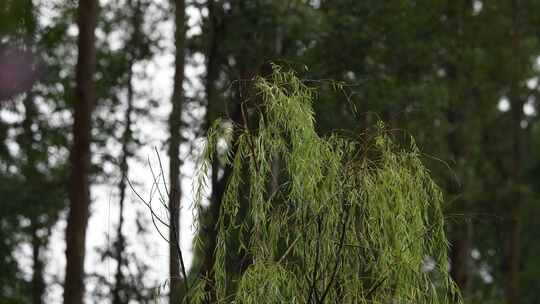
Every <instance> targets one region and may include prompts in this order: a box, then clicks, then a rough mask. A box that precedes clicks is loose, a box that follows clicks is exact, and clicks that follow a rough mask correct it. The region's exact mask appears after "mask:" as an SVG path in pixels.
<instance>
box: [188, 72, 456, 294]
mask: <svg viewBox="0 0 540 304" xmlns="http://www.w3.org/2000/svg"><path fill="white" fill-rule="evenodd" d="M275 69H276V71H275V72H274V73H273V74H272V76H271V79H269V80H267V79H263V78H258V79H256V82H255V87H256V89H257V92H258V94H259V95H260V96H258V97H261V98H262V104H260V105H259V107H258V109H259V110H258V113H257V120H258V127H257V128H256V129H255V128H248V127H247V122H246V121H245V125H244V127H243V128H242V129H241V130H240V131H239V132H240V133H239V134H238V140H237V143H236V144H237V148H236V153H235V154H234V155H229V156H228V162H229V163H230V164H231V165H232V167H233V171H232V174H231V176H230V179H229V181H228V185H227V189H226V192H225V195H224V197H223V200H222V202H221V210H220V216H219V220H218V223H217V227H218V245H217V248H216V252H215V257H216V258H215V264H214V268H213V271H214V273H215V281H214V282H215V286H214V287H215V292H216V294H217V297H218V302H222V301H224V302H228V301H233V302H235V303H311V302H315V303H389V302H392V301H395V300H397V301H399V302H400V303H447V302H449V301H450V299H453V297H455V296H457V291H456V289H455V287H454V284H453V282H452V281H451V279H450V278H449V274H448V263H447V256H446V251H447V241H446V238H445V235H444V227H443V226H444V225H443V216H442V212H441V205H442V196H441V192H440V190H439V188H438V187H437V186H436V185H435V183H434V182H433V181H432V180H431V178H430V176H429V172H428V171H427V170H426V169H425V167H424V166H423V165H422V163H421V161H420V159H419V152H418V149H417V148H416V145H415V144H414V141H412V139H411V146H410V148H409V149H400V148H399V147H397V146H396V145H394V144H393V143H392V140H391V138H390V137H389V136H388V135H387V134H386V132H385V131H384V126H383V125H382V124H381V125H380V126H379V128H378V130H379V131H378V133H377V135H376V136H375V138H374V140H370V141H360V140H359V139H349V138H343V137H339V136H337V135H331V136H329V137H320V136H319V135H318V134H317V133H316V132H315V121H314V114H313V110H312V101H313V99H314V97H315V91H314V90H313V89H312V88H309V87H307V86H306V85H304V84H303V83H302V82H301V81H300V80H299V79H298V78H296V77H295V75H294V74H293V73H291V72H282V71H280V70H279V68H276V67H275ZM244 114H245V113H244ZM245 115H247V114H245ZM221 136H222V133H221V131H219V130H215V129H214V130H211V131H210V133H209V137H208V144H207V146H206V148H205V151H204V153H203V155H204V158H203V159H202V161H201V164H200V171H199V173H200V174H199V185H203V184H204V182H205V179H206V174H207V172H208V169H209V168H210V165H211V163H212V156H213V155H214V154H215V153H214V152H215V149H217V143H218V140H219V138H221ZM276 158H277V159H280V160H282V164H283V165H282V166H281V168H280V170H279V172H276V171H273V170H272V169H271V161H272V160H273V159H276ZM274 174H278V175H279V180H280V186H279V187H278V188H277V189H273V191H272V187H270V185H269V184H270V180H271V179H272V177H273V176H272V175H274ZM203 190H204V189H203V187H202V186H201V187H199V188H198V194H197V195H196V203H197V204H198V205H199V206H201V203H202V198H203V194H202V191H203ZM242 200H247V201H248V202H249V203H248V205H249V207H248V211H247V212H246V214H245V215H242V214H240V213H241V212H240V201H242ZM233 239H234V240H233ZM233 241H234V242H239V243H240V245H239V249H240V252H242V255H243V257H244V259H247V260H248V262H247V263H245V264H246V266H244V267H242V270H241V271H240V273H239V274H234V273H232V272H230V271H229V269H228V267H226V265H227V264H228V262H227V260H228V259H229V258H230V256H231V255H232V254H233V253H231V248H229V245H230V244H231V242H233ZM199 245H200V243H199ZM428 264H433V265H434V267H433V269H429V267H428V266H429V265H428ZM203 282H204V278H200V280H199V281H198V282H196V285H195V288H193V289H192V290H191V292H192V293H193V294H192V296H191V298H192V299H202V298H204V295H203V294H202V293H203V289H202V288H200V285H201V284H203Z"/></svg>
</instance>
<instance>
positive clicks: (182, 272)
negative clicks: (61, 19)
mask: <svg viewBox="0 0 540 304" xmlns="http://www.w3.org/2000/svg"><path fill="white" fill-rule="evenodd" d="M172 4H173V6H174V12H175V13H174V16H175V21H174V23H175V33H174V45H175V64H174V82H173V86H174V88H173V93H172V98H171V104H172V109H171V113H170V116H169V132H170V137H169V151H168V156H169V205H168V208H169V279H170V282H171V284H170V294H169V302H170V303H178V302H180V301H181V294H182V292H181V291H182V287H181V286H182V281H186V280H187V277H186V269H185V264H184V261H183V257H182V254H181V252H180V200H181V197H182V189H181V184H180V182H181V180H180V168H181V167H182V163H183V161H182V160H181V158H180V145H181V144H182V107H183V104H184V90H183V83H184V65H185V37H186V29H185V23H186V17H185V1H184V0H174V1H173V3H172ZM184 283H185V284H187V282H184Z"/></svg>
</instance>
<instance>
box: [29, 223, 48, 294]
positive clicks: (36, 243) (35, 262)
mask: <svg viewBox="0 0 540 304" xmlns="http://www.w3.org/2000/svg"><path fill="white" fill-rule="evenodd" d="M31 227H32V266H33V267H32V268H33V269H32V270H33V272H32V303H33V304H41V303H43V295H44V294H45V281H44V280H43V268H44V267H43V261H42V260H41V257H40V255H41V249H42V244H41V238H40V237H39V235H38V228H37V225H36V223H35V221H32V224H31Z"/></svg>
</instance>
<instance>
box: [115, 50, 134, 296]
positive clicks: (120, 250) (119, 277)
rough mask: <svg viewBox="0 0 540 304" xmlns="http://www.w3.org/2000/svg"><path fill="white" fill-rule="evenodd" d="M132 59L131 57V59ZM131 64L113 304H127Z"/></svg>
mask: <svg viewBox="0 0 540 304" xmlns="http://www.w3.org/2000/svg"><path fill="white" fill-rule="evenodd" d="M132 58H133V57H132ZM132 68H133V62H132V61H131V62H130V63H129V64H128V80H127V109H126V113H125V129H124V133H123V134H122V159H121V160H120V170H121V172H122V176H121V177H120V182H119V183H118V189H119V192H120V197H119V202H118V204H119V209H120V210H119V215H118V226H117V228H116V236H117V240H116V248H115V250H116V251H115V254H116V256H115V259H116V262H117V264H116V273H115V285H114V289H113V301H112V302H113V304H122V303H127V301H128V299H126V298H125V296H122V294H124V295H125V292H123V290H124V288H125V283H124V272H123V271H122V268H123V266H124V265H125V264H126V261H125V260H124V251H125V250H126V241H125V236H124V233H123V232H122V228H123V226H124V204H125V198H126V186H127V178H128V172H129V167H128V158H129V157H130V155H131V152H130V150H129V144H130V143H131V141H132V131H131V124H132V122H131V115H132V112H133V85H132V78H133V71H132Z"/></svg>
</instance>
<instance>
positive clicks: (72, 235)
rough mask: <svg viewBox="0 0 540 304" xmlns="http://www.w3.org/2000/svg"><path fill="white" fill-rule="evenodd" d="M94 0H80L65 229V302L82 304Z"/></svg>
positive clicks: (88, 190)
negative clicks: (69, 179) (68, 200)
mask: <svg viewBox="0 0 540 304" xmlns="http://www.w3.org/2000/svg"><path fill="white" fill-rule="evenodd" d="M97 11H98V2H97V0H80V1H79V7H78V11H77V12H78V21H77V22H78V26H79V38H78V49H79V56H78V60H77V67H76V88H75V106H74V115H73V118H74V121H73V146H72V150H71V170H72V171H71V185H70V192H69V194H70V209H69V215H68V223H67V228H66V277H65V284H64V303H65V304H80V303H84V300H83V297H84V255H85V243H86V226H87V223H88V215H89V204H90V185H89V174H90V172H89V171H90V140H91V135H90V129H91V113H92V110H93V107H94V103H95V99H96V96H95V84H94V80H93V77H94V73H95V69H96V49H95V35H94V32H95V29H96V21H97V20H96V19H97Z"/></svg>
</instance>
